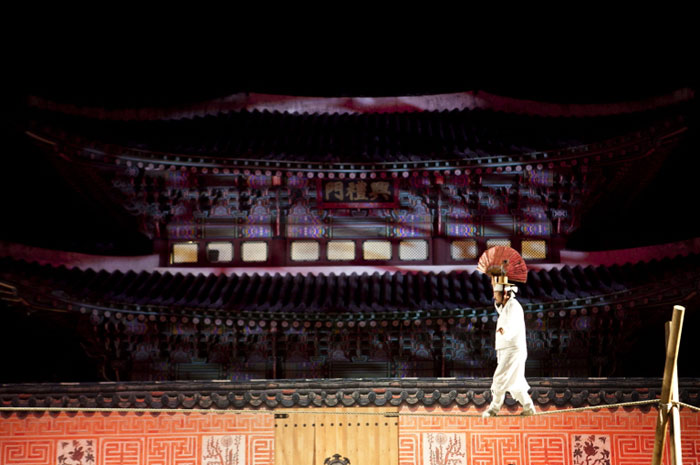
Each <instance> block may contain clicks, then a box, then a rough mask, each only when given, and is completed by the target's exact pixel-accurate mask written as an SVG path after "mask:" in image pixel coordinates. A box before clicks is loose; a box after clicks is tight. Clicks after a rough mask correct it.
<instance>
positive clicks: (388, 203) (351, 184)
mask: <svg viewBox="0 0 700 465" xmlns="http://www.w3.org/2000/svg"><path fill="white" fill-rule="evenodd" d="M316 186H317V190H318V196H317V202H318V207H319V208H397V207H398V206H399V181H398V179H340V180H336V179H318V180H317V184H316Z"/></svg>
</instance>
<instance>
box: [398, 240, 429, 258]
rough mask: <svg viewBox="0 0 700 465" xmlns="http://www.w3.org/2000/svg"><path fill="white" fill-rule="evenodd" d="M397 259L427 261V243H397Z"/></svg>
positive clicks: (415, 241) (414, 241) (416, 241)
mask: <svg viewBox="0 0 700 465" xmlns="http://www.w3.org/2000/svg"><path fill="white" fill-rule="evenodd" d="M399 259H400V260H427V259H428V242H427V241H418V240H413V241H401V242H399Z"/></svg>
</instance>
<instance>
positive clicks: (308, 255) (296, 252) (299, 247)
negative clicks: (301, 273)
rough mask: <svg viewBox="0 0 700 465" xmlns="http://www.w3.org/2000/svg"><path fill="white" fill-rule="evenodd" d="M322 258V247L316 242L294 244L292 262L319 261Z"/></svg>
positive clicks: (295, 242)
mask: <svg viewBox="0 0 700 465" xmlns="http://www.w3.org/2000/svg"><path fill="white" fill-rule="evenodd" d="M319 257H320V247H319V244H318V242H315V241H294V242H292V261H295V262H308V261H315V260H318V259H319Z"/></svg>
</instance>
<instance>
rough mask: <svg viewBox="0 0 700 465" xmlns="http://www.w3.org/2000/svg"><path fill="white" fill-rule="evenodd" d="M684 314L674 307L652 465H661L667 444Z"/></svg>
mask: <svg viewBox="0 0 700 465" xmlns="http://www.w3.org/2000/svg"><path fill="white" fill-rule="evenodd" d="M684 314H685V308H684V307H681V306H680V305H674V307H673V319H672V320H671V328H670V332H669V338H668V344H667V346H666V364H665V365H664V379H663V385H662V387H661V399H660V404H659V415H658V417H657V419H656V437H655V438H654V453H653V455H652V459H651V463H652V465H661V457H662V455H663V452H664V446H665V444H666V427H667V425H668V418H669V413H670V411H671V408H670V405H671V404H670V402H671V399H672V397H671V395H672V393H673V389H672V387H673V386H672V385H673V379H674V377H677V376H678V375H677V373H676V368H677V360H678V349H679V347H680V342H681V329H682V328H683V316H684ZM674 400H675V399H674ZM675 433H677V434H678V436H679V438H680V431H676V432H675ZM680 453H681V451H680V450H678V451H676V455H679V454H680Z"/></svg>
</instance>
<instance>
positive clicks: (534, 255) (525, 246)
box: [521, 241, 547, 260]
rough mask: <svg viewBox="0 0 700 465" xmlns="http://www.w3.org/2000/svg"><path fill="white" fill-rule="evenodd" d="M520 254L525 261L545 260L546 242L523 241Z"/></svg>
mask: <svg viewBox="0 0 700 465" xmlns="http://www.w3.org/2000/svg"><path fill="white" fill-rule="evenodd" d="M521 245H522V254H523V258H524V259H525V260H527V259H528V258H529V259H538V260H542V259H545V258H547V242H545V241H523V242H522V244H521Z"/></svg>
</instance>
